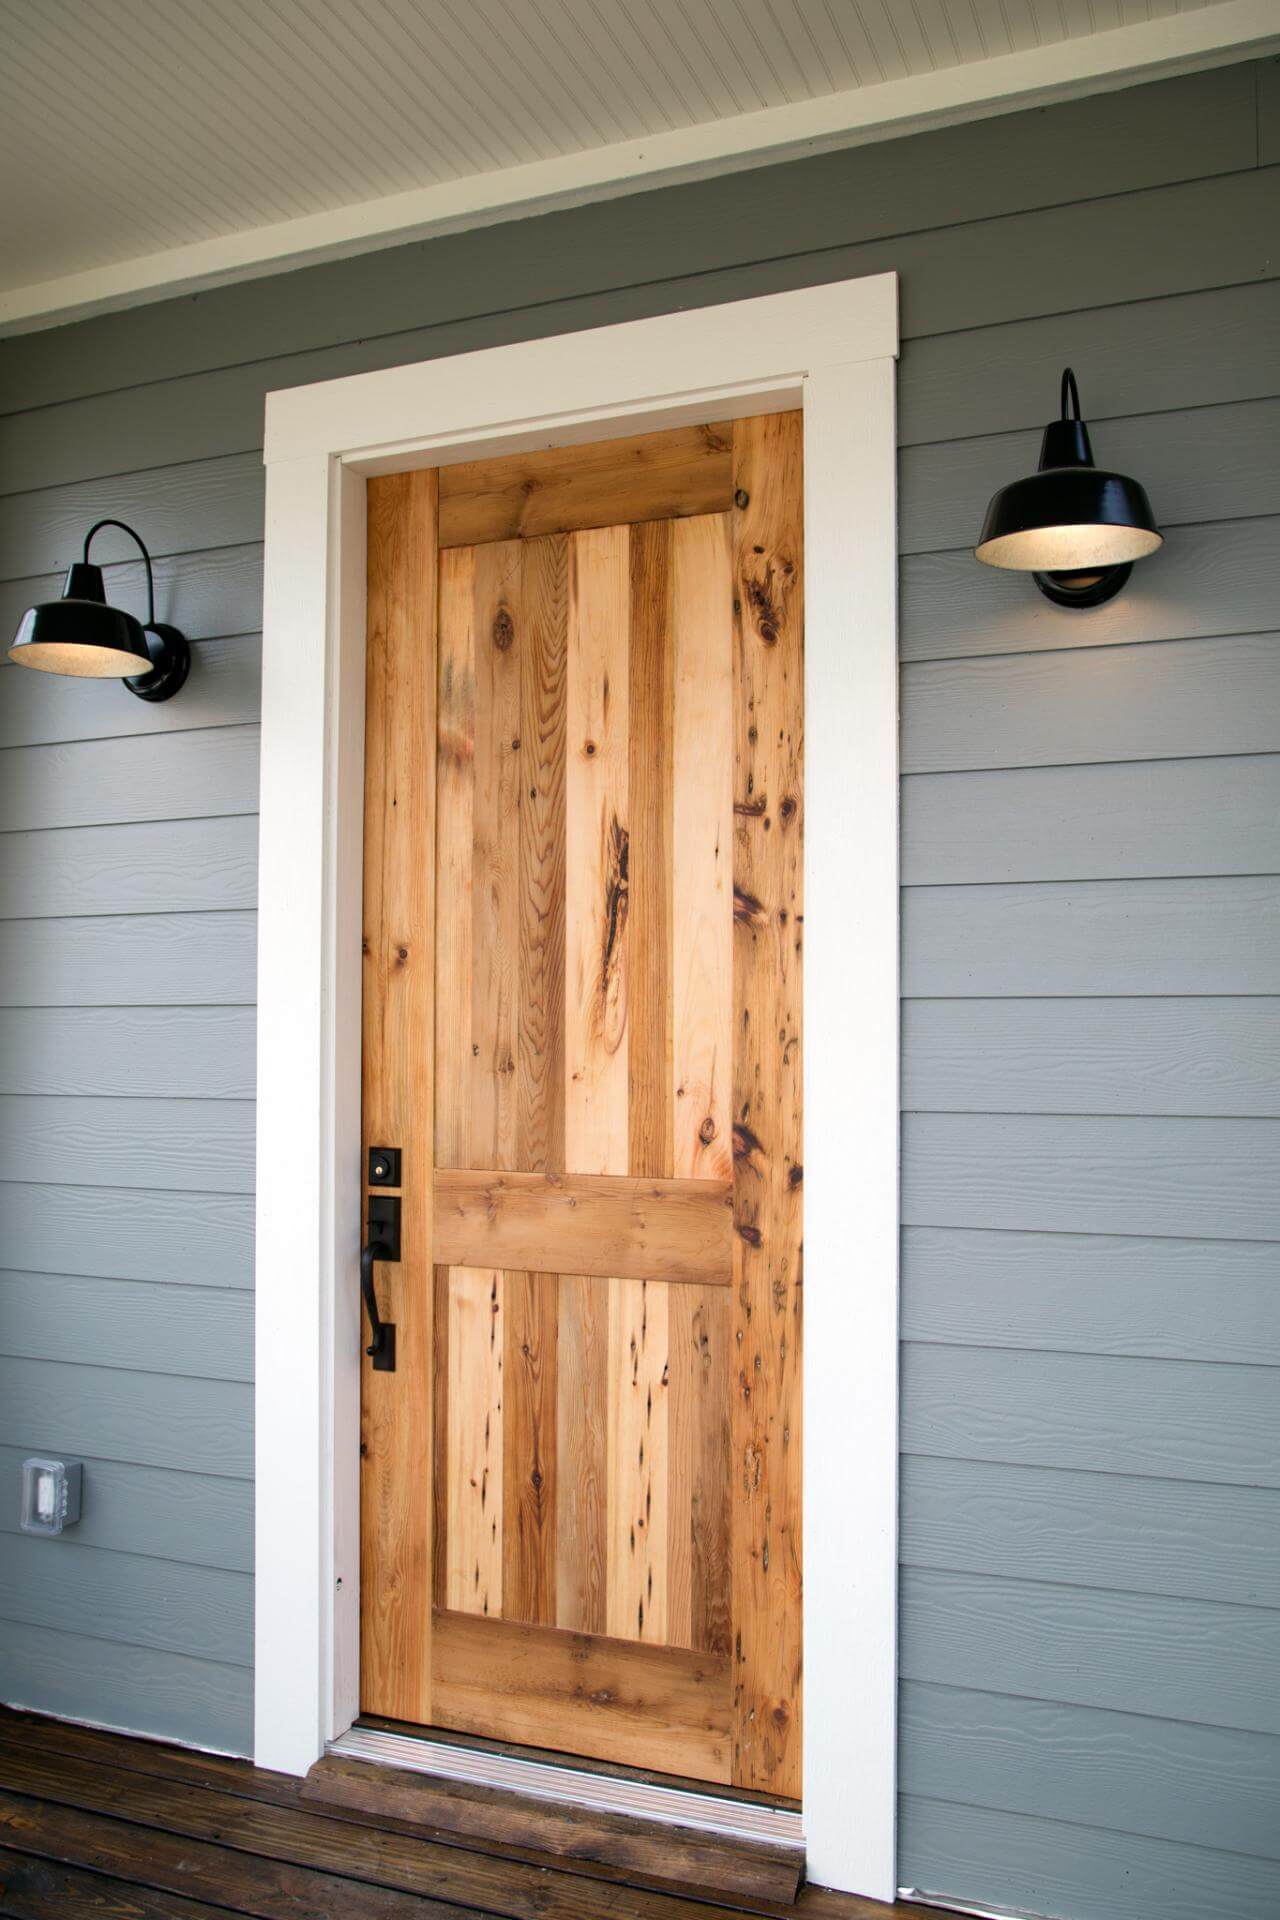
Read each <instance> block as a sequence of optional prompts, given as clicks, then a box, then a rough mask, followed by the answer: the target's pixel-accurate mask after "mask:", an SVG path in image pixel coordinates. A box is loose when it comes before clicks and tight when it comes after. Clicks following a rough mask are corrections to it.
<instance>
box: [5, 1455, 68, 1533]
mask: <svg viewBox="0 0 1280 1920" xmlns="http://www.w3.org/2000/svg"><path fill="white" fill-rule="evenodd" d="M83 1475H84V1468H83V1467H82V1466H81V1464H80V1462H79V1461H78V1460H42V1459H40V1458H39V1457H38V1456H34V1455H33V1456H32V1458H31V1459H29V1460H24V1461H23V1463H22V1512H21V1515H20V1516H19V1525H20V1526H21V1528H22V1531H23V1532H24V1533H45V1534H55V1533H61V1532H62V1530H63V1528H64V1527H74V1525H75V1523H76V1521H77V1520H78V1519H79V1518H80V1482H81V1480H82V1478H83Z"/></svg>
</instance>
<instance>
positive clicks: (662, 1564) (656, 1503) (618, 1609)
mask: <svg viewBox="0 0 1280 1920" xmlns="http://www.w3.org/2000/svg"><path fill="white" fill-rule="evenodd" d="M607 1284H608V1288H609V1549H608V1550H609V1562H608V1567H609V1572H608V1608H607V1616H606V1618H607V1626H606V1631H607V1632H608V1633H609V1634H610V1635H612V1636H613V1638H614V1639H617V1640H639V1641H643V1642H645V1643H647V1644H652V1645H656V1646H663V1645H665V1644H666V1642H667V1288H666V1287H665V1286H664V1285H663V1284H662V1282H661V1281H649V1280H610V1281H609V1282H608V1283H607Z"/></svg>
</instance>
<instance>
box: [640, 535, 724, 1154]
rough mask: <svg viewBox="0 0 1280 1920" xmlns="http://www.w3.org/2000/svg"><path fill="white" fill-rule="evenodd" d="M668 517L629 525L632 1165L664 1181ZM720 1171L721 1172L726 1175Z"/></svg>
mask: <svg viewBox="0 0 1280 1920" xmlns="http://www.w3.org/2000/svg"><path fill="white" fill-rule="evenodd" d="M671 536H672V523H671V522H670V521H662V520H655V521H651V522H649V523H647V524H644V525H641V526H635V527H632V529H631V538H630V550H631V551H630V572H631V609H630V649H629V687H628V707H629V722H630V725H629V734H630V750H629V755H628V769H627V807H628V824H629V827H630V839H629V842H628V848H627V894H628V903H629V904H628V924H627V945H628V955H629V957H628V1000H629V1006H628V1021H627V1025H628V1032H629V1041H628V1049H627V1059H628V1097H629V1115H628V1150H629V1157H630V1171H631V1172H632V1173H638V1174H652V1175H653V1176H654V1177H655V1178H656V1179H659V1180H661V1179H664V1178H670V1175H671V1171H672V1157H673V1147H672V1111H671V1110H672V1104H673V1103H672V1097H671V862H672V852H673V846H672V839H673V836H672V748H673V738H672V706H673V697H672V669H673V659H672V634H671V619H672V609H671V590H672V566H671V559H672V553H671V549H672V538H671ZM726 1177H727V1176H726Z"/></svg>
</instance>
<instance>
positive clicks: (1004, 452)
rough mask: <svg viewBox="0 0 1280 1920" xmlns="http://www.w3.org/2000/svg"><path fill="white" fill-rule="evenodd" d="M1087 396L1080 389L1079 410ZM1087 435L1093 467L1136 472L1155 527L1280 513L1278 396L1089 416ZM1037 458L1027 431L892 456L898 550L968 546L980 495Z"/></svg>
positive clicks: (1034, 437) (1035, 440) (1036, 442)
mask: <svg viewBox="0 0 1280 1920" xmlns="http://www.w3.org/2000/svg"><path fill="white" fill-rule="evenodd" d="M1083 377H1084V376H1083V375H1082V378H1083ZM1090 397H1091V396H1090V392H1089V388H1088V386H1086V388H1085V393H1084V402H1085V403H1086V412H1088V411H1089V407H1088V403H1089V401H1090ZM1052 411H1053V409H1052V407H1051V406H1049V405H1046V413H1047V414H1048V413H1052ZM1091 437H1092V441H1093V451H1094V457H1095V459H1096V460H1097V462H1098V465H1099V466H1100V467H1107V468H1110V469H1111V471H1112V472H1114V473H1134V474H1139V475H1141V477H1142V482H1143V485H1144V486H1145V487H1146V490H1147V492H1148V494H1149V495H1150V497H1151V502H1152V506H1153V508H1154V510H1155V515H1156V520H1157V522H1158V523H1159V525H1160V526H1161V527H1165V528H1168V527H1180V526H1193V525H1195V524H1196V523H1197V522H1198V521H1204V520H1231V519H1235V518H1238V517H1241V516H1246V515H1250V514H1264V513H1280V460H1277V459H1276V444H1277V440H1280V399H1268V400H1252V401H1241V402H1237V403H1235V404H1228V405H1224V406H1208V407H1205V406H1201V407H1196V408H1192V409H1185V408H1184V409H1180V410H1178V411H1175V412H1169V413H1157V414H1138V415H1133V414H1126V415H1124V416H1122V417H1120V418H1119V419H1114V420H1108V421H1106V422H1103V423H1097V422H1095V424H1094V425H1093V428H1092V435H1091ZM1039 458H1040V435H1039V434H1038V433H1037V432H1035V431H1023V432H1018V433H987V434H984V435H982V436H981V437H979V438H976V439H966V440H959V441H951V442H948V443H943V444H941V445H937V444H935V445H930V446H924V447H911V448H907V449H906V450H905V451H904V452H903V453H902V455H901V457H900V461H899V474H898V486H899V492H898V546H899V550H900V551H901V552H902V553H930V552H936V551H938V550H939V549H942V548H948V547H971V546H972V545H973V544H974V542H975V541H976V540H977V537H978V530H979V528H980V527H981V525H982V515H983V512H984V511H985V508H986V503H987V500H988V499H989V498H990V496H991V495H992V494H993V493H994V492H995V491H996V489H997V487H1002V486H1004V485H1006V484H1007V482H1008V481H1010V480H1014V479H1017V478H1018V477H1019V476H1020V475H1022V474H1026V473H1034V471H1035V469H1036V466H1037V464H1038V462H1039Z"/></svg>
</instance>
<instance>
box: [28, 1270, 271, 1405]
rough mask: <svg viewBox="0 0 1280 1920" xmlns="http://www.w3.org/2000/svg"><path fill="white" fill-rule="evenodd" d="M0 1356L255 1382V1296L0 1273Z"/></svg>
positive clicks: (218, 1289) (68, 1276)
mask: <svg viewBox="0 0 1280 1920" xmlns="http://www.w3.org/2000/svg"><path fill="white" fill-rule="evenodd" d="M0 1354H8V1355H10V1356H13V1357H20V1358H26V1359H31V1360H67V1361H72V1362H75V1363H76V1364H77V1365H79V1366H99V1367H123V1368H126V1369H132V1370H135V1371H137V1372H140V1373H172V1374H190V1375H192V1376H193V1377H195V1378H197V1379H201V1380H252V1378H253V1295H252V1294H251V1293H248V1292H245V1291H242V1290H240V1289H237V1288H232V1287H210V1288H207V1289H206V1288H203V1287H191V1286H181V1285H178V1286H163V1285H158V1284H157V1283H156V1282H154V1281H140V1280H99V1279H95V1278H89V1277H87V1276H85V1275H81V1274H64V1275H51V1274H34V1273H12V1272H7V1271H3V1270H0Z"/></svg>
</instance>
